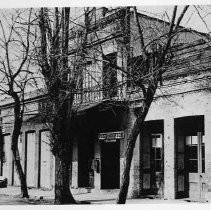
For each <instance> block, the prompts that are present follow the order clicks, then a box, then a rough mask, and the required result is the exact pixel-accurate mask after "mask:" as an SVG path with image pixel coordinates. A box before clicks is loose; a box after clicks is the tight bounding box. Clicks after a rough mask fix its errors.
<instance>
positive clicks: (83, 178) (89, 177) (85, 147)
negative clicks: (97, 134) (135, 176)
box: [78, 134, 94, 188]
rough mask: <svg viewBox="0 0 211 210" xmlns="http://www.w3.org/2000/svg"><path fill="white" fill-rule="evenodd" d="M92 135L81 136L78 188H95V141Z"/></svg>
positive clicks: (79, 143)
mask: <svg viewBox="0 0 211 210" xmlns="http://www.w3.org/2000/svg"><path fill="white" fill-rule="evenodd" d="M93 139H94V138H93V136H92V135H91V134H87V135H81V136H80V138H79V142H78V187H85V188H94V169H93V160H94V141H93Z"/></svg>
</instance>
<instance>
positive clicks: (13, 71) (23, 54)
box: [0, 9, 35, 197]
mask: <svg viewBox="0 0 211 210" xmlns="http://www.w3.org/2000/svg"><path fill="white" fill-rule="evenodd" d="M31 21H32V9H30V10H28V9H27V10H5V11H4V12H1V20H0V33H1V35H0V36H1V37H0V51H1V53H0V94H1V95H3V96H5V95H7V96H10V97H11V98H12V100H13V102H14V108H13V110H14V122H13V123H14V124H13V130H12V137H11V140H12V141H11V142H12V145H11V149H12V154H13V159H14V163H15V166H16V170H17V173H18V176H19V179H20V183H21V195H22V197H29V195H28V190H27V183H26V174H25V173H24V171H23V166H22V165H21V161H20V154H19V150H18V138H19V136H20V132H21V127H22V123H23V116H24V95H25V91H26V90H27V88H28V86H29V85H31V84H32V83H33V81H34V80H35V75H33V71H32V70H31V69H30V67H31V56H32V55H31V53H30V49H31V48H30V47H31V44H30V43H31V41H32V40H31V41H30V33H31Z"/></svg>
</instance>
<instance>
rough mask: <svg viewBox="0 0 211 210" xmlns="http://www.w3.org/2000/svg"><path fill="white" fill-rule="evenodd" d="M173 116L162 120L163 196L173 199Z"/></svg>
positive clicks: (174, 157) (174, 190)
mask: <svg viewBox="0 0 211 210" xmlns="http://www.w3.org/2000/svg"><path fill="white" fill-rule="evenodd" d="M175 159H176V156H175V139H174V118H173V117H170V118H167V119H165V120H164V198H165V199H175V195H176V194H175V192H176V189H175Z"/></svg>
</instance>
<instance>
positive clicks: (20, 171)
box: [12, 149, 29, 198]
mask: <svg viewBox="0 0 211 210" xmlns="http://www.w3.org/2000/svg"><path fill="white" fill-rule="evenodd" d="M12 152H13V158H14V161H15V166H16V170H17V173H18V176H19V180H20V184H21V197H22V198H28V197H29V194H28V189H27V184H26V176H25V174H24V173H23V169H22V166H21V162H20V156H19V152H18V150H15V149H12Z"/></svg>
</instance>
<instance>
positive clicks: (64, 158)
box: [37, 7, 89, 204]
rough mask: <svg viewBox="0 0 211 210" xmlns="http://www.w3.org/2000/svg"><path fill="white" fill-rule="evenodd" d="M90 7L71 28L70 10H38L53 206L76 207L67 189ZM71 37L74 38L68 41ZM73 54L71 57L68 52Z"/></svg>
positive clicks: (39, 50) (39, 59) (39, 57)
mask: <svg viewBox="0 0 211 210" xmlns="http://www.w3.org/2000/svg"><path fill="white" fill-rule="evenodd" d="M88 13H89V8H87V9H85V23H86V24H85V26H83V27H82V28H81V27H80V29H78V30H75V29H73V28H70V8H68V7H67V8H54V9H53V10H51V9H48V8H41V9H40V11H39V16H38V20H39V29H40V47H39V48H38V50H37V52H38V63H39V66H40V67H41V72H42V75H43V77H44V80H45V87H46V92H47V93H46V95H47V104H46V107H47V108H46V110H47V115H45V120H46V122H47V124H48V126H49V128H50V132H51V150H52V153H53V155H54V156H55V168H56V172H55V203H58V204H65V203H72V204H75V203H76V201H75V199H74V198H73V196H72V194H71V191H70V186H69V179H70V171H69V170H70V165H71V151H72V148H71V147H72V143H71V137H70V136H71V133H70V132H71V131H69V129H70V128H71V125H72V117H73V113H72V112H73V111H72V108H73V102H74V96H75V93H76V90H81V77H82V76H81V75H82V69H83V64H84V61H83V59H84V54H85V48H84V46H85V44H86V40H87V33H88V31H87V27H88ZM71 37H73V38H71ZM71 50H72V51H73V52H74V53H72V55H70V53H69V52H70V51H71Z"/></svg>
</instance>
